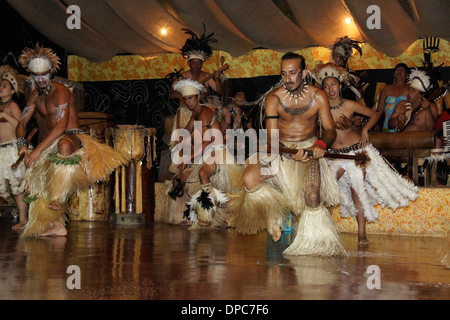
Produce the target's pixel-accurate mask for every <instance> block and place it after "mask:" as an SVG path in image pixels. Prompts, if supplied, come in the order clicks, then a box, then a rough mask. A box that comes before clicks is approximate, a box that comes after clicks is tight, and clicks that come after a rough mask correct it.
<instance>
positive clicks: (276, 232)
mask: <svg viewBox="0 0 450 320" xmlns="http://www.w3.org/2000/svg"><path fill="white" fill-rule="evenodd" d="M280 238H281V230H280V229H278V228H273V229H272V240H273V242H278V241H279V240H280Z"/></svg>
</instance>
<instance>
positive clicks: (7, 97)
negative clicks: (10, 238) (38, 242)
mask: <svg viewBox="0 0 450 320" xmlns="http://www.w3.org/2000/svg"><path fill="white" fill-rule="evenodd" d="M14 93H15V90H14V88H13V86H12V85H11V83H10V82H9V81H8V80H2V81H1V84H0V99H1V101H2V102H3V103H5V104H4V105H2V106H1V107H0V143H4V142H9V141H14V140H16V127H17V124H18V123H19V119H20V117H21V115H22V111H20V108H19V106H18V104H17V103H16V102H14V101H12V100H11V99H12V96H13V95H14ZM24 197H25V196H24V194H18V195H14V200H15V201H16V205H17V209H18V211H19V223H17V224H16V225H14V226H12V229H13V230H14V231H17V232H20V231H21V230H22V229H23V228H24V227H25V225H26V223H27V221H28V205H27V204H26V203H25V202H24V201H23V199H24ZM0 217H1V213H0Z"/></svg>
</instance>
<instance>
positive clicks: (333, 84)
mask: <svg viewBox="0 0 450 320" xmlns="http://www.w3.org/2000/svg"><path fill="white" fill-rule="evenodd" d="M322 89H323V91H325V93H326V94H327V96H328V98H329V99H336V98H339V91H340V89H341V84H340V83H339V81H338V80H337V79H336V78H333V77H328V78H325V79H324V80H323V82H322Z"/></svg>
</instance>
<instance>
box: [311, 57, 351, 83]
mask: <svg viewBox="0 0 450 320" xmlns="http://www.w3.org/2000/svg"><path fill="white" fill-rule="evenodd" d="M311 74H312V77H313V78H314V80H316V81H317V83H318V84H319V86H322V82H323V80H325V79H326V78H328V77H333V78H336V79H338V80H339V82H341V83H343V84H344V85H347V84H348V83H349V78H348V71H347V70H346V69H345V68H343V67H341V66H338V65H337V64H335V63H331V62H328V63H325V64H322V65H319V66H318V67H316V68H315V69H314V71H313V72H312V73H311Z"/></svg>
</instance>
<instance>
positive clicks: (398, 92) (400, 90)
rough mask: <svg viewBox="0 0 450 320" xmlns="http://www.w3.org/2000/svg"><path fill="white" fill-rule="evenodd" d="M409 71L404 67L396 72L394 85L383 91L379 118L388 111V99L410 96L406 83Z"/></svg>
mask: <svg viewBox="0 0 450 320" xmlns="http://www.w3.org/2000/svg"><path fill="white" fill-rule="evenodd" d="M406 77H407V71H406V69H405V68H403V67H401V66H400V67H397V68H396V69H395V70H394V83H393V84H390V85H387V86H386V87H385V88H384V89H383V90H381V93H380V98H379V100H378V101H379V102H378V113H379V117H381V115H382V114H383V113H384V111H385V109H386V97H400V96H404V95H407V94H408V90H409V85H408V84H407V83H406Z"/></svg>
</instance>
